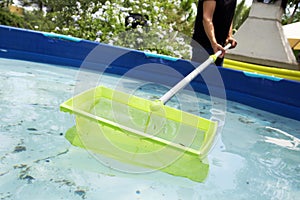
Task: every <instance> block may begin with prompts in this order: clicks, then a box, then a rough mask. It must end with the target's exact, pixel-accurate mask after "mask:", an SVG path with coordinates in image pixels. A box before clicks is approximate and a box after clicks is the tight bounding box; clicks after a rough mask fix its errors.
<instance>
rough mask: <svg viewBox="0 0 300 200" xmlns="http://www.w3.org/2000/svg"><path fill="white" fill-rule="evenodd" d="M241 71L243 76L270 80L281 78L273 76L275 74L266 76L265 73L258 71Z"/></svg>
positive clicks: (279, 79)
mask: <svg viewBox="0 0 300 200" xmlns="http://www.w3.org/2000/svg"><path fill="white" fill-rule="evenodd" d="M243 73H244V74H245V76H249V77H254V78H262V79H268V80H272V81H281V80H282V79H283V78H279V77H275V76H268V75H265V74H258V73H253V72H245V71H243Z"/></svg>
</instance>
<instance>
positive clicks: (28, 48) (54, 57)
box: [0, 25, 300, 121]
mask: <svg viewBox="0 0 300 200" xmlns="http://www.w3.org/2000/svg"><path fill="white" fill-rule="evenodd" d="M46 35H47V34H46ZM96 47H97V48H98V51H100V52H99V56H97V58H95V59H96V60H95V62H94V61H91V62H90V63H88V68H90V69H93V70H103V69H104V67H103V66H109V67H108V68H106V70H105V72H108V73H113V74H118V75H123V74H125V73H126V72H128V71H129V70H131V69H133V68H135V67H137V66H140V65H143V64H162V65H166V66H169V67H171V68H172V69H174V70H176V71H178V72H179V73H180V74H182V75H183V76H186V75H187V74H188V73H189V72H191V71H192V70H193V69H194V66H197V65H195V64H194V65H193V64H192V63H191V62H190V61H187V60H182V59H176V60H175V59H164V57H161V56H151V55H150V56H149V54H148V55H147V53H145V52H141V51H137V50H131V49H126V48H121V47H116V46H111V45H106V44H101V43H97V42H92V41H88V40H83V39H82V40H80V41H79V40H78V41H76V42H74V41H71V40H66V39H57V38H53V37H46V36H45V33H43V32H37V31H32V30H25V29H20V28H14V27H9V26H3V25H0V57H2V58H9V59H21V60H28V61H34V62H42V63H49V64H56V65H65V66H73V67H80V66H81V64H82V63H83V62H84V60H85V58H86V57H87V56H88V55H89V54H90V52H92V51H93V49H94V48H96ZM116 54H117V55H123V56H120V57H119V58H118V59H116V60H114V62H113V63H110V62H109V59H108V58H109V57H113V56H114V55H116ZM97 59H99V60H97ZM99 62H101V63H99ZM85 64H87V63H85ZM210 69H211V67H209V68H208V69H206V70H205V72H203V73H208V72H209V70H210ZM217 70H218V71H219V72H220V74H221V77H222V79H223V81H224V86H225V89H226V95H227V99H228V100H232V101H236V102H239V103H243V104H246V105H249V106H252V107H254V108H258V109H261V110H265V111H269V112H272V113H275V114H278V115H281V116H285V117H289V118H292V119H296V120H299V121H300V93H299V91H300V82H297V81H291V80H287V79H281V78H280V79H279V78H276V77H270V76H262V75H257V74H250V73H244V72H242V71H237V70H232V69H227V68H222V67H217ZM133 78H138V79H143V80H147V79H149V81H150V80H151V81H154V82H156V81H157V82H160V81H161V80H164V81H166V82H167V81H169V82H172V81H173V82H174V81H176V80H179V77H170V76H168V74H166V73H164V72H161V73H160V74H157V72H155V71H152V70H151V67H150V68H149V69H146V71H143V72H139V73H138V74H135V77H133ZM206 84H209V85H212V87H214V88H215V90H216V91H217V90H221V89H220V88H219V86H217V85H214V84H215V83H214V80H211V82H209V83H205V82H204V80H203V79H202V77H201V76H198V77H197V78H196V79H195V80H193V81H192V83H191V85H192V86H193V88H194V90H196V91H198V92H202V93H206V94H208V90H207V86H206ZM217 94H218V92H216V95H217Z"/></svg>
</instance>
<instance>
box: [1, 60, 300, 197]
mask: <svg viewBox="0 0 300 200" xmlns="http://www.w3.org/2000/svg"><path fill="white" fill-rule="evenodd" d="M84 73H86V75H87V76H93V73H92V72H88V71H87V72H84ZM77 74H78V70H77V69H74V68H69V67H60V66H53V65H47V64H40V63H32V62H26V61H19V60H9V59H0V82H1V84H0V100H1V104H0V113H1V120H0V199H4V200H8V199H22V200H23V199H30V200H32V199H45V200H46V199H55V200H56V199H72V200H73V199H74V200H76V199H93V200H94V199H108V198H109V199H172V200H173V199H178V200H179V199H181V200H183V199H187V200H190V199H231V200H232V199H239V200H240V199H268V200H269V199H298V198H299V196H300V140H299V139H298V138H300V121H296V120H292V119H288V118H284V117H281V116H278V115H274V114H271V113H268V112H265V111H261V110H257V109H254V108H251V107H248V106H245V105H242V104H238V103H234V102H231V101H228V102H227V113H226V121H225V124H224V127H223V131H222V133H221V136H220V137H219V138H218V140H217V142H216V145H215V146H214V148H213V149H212V151H211V153H210V155H209V156H208V160H209V164H210V172H209V175H208V178H207V179H206V181H205V182H204V183H198V182H193V181H191V180H189V179H185V178H181V177H175V176H172V175H169V174H166V173H163V172H160V171H155V172H151V173H140V174H132V173H124V172H121V171H116V170H114V169H112V168H110V167H108V166H106V165H103V164H102V163H100V162H99V161H98V160H97V159H95V158H94V157H93V155H91V154H90V153H89V152H87V151H86V150H84V149H81V148H78V147H74V146H72V145H71V144H70V143H69V142H68V141H67V140H66V139H65V137H64V134H65V132H66V131H67V130H68V129H69V128H71V127H72V126H74V124H75V122H74V116H72V115H70V114H67V113H63V112H60V111H59V105H60V104H61V103H62V102H64V101H65V100H67V99H69V98H71V97H72V96H73V95H74V89H75V87H76V84H77V82H78V81H77V80H76V76H77ZM117 79H118V77H117V76H106V78H105V80H107V81H105V82H104V83H103V84H105V85H107V86H109V85H110V84H112V83H113V82H114V81H116V80H117ZM135 81H136V80H128V83H131V82H135ZM124 87H127V86H126V84H125V85H124ZM128 87H130V84H128ZM159 89H160V86H154V85H152V86H151V87H149V90H150V91H147V92H145V93H141V94H140V95H144V97H145V98H148V97H151V96H157V95H159V94H157V92H158V91H159ZM197 95H198V97H199V98H200V99H201V100H200V101H197V100H196V99H194V98H188V99H187V102H188V104H191V105H193V104H192V103H190V102H191V101H195V102H199V104H201V105H199V106H200V107H201V108H203V109H202V111H201V112H204V113H202V114H203V115H204V116H205V115H206V114H205V113H208V112H209V109H208V108H207V109H206V107H209V106H206V105H208V104H209V98H207V97H205V95H201V94H197ZM170 106H176V101H173V102H170ZM189 109H190V111H191V112H192V111H193V107H190V108H189ZM194 114H197V113H194ZM120 165H121V163H120Z"/></svg>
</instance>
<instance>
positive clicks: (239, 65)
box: [223, 58, 300, 82]
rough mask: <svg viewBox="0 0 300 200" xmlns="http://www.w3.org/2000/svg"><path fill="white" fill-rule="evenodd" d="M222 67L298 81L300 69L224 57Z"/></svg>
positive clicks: (299, 79)
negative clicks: (269, 65) (268, 65)
mask: <svg viewBox="0 0 300 200" xmlns="http://www.w3.org/2000/svg"><path fill="white" fill-rule="evenodd" d="M223 67H224V68H228V69H234V70H239V71H246V72H252V73H258V74H263V75H268V76H274V77H278V78H284V79H288V80H294V81H299V82H300V71H297V70H290V69H282V68H276V67H267V66H263V65H257V64H252V63H245V62H241V61H236V60H231V59H227V58H226V59H224V64H223Z"/></svg>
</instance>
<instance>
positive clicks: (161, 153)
mask: <svg viewBox="0 0 300 200" xmlns="http://www.w3.org/2000/svg"><path fill="white" fill-rule="evenodd" d="M229 47H230V45H227V46H226V47H225V49H228V48H229ZM220 54H221V52H220V51H219V52H217V53H216V54H214V55H213V56H210V57H209V58H208V59H207V60H206V61H205V62H203V63H202V64H201V65H199V66H198V67H197V68H196V69H195V70H194V71H192V72H191V73H190V74H189V75H187V76H186V77H185V78H184V79H182V80H181V81H180V82H179V83H177V84H176V85H175V86H174V87H173V88H171V89H170V90H169V91H168V92H167V93H166V94H165V95H163V96H162V97H161V98H160V99H158V100H155V101H151V100H147V99H144V98H141V97H137V96H134V95H130V94H127V93H124V92H121V91H117V90H113V89H111V88H107V87H104V86H97V87H95V88H92V89H89V90H87V91H85V92H83V93H80V94H78V95H76V96H74V97H73V98H71V99H69V100H67V101H66V102H64V103H62V104H61V105H60V109H61V111H63V112H69V113H71V114H74V115H75V121H76V125H75V126H74V127H72V128H70V129H69V130H68V131H67V133H66V135H65V137H66V139H67V140H68V141H69V142H70V143H71V144H72V145H74V146H78V147H81V148H83V149H86V150H89V151H91V152H93V153H95V154H99V155H101V156H105V157H109V158H112V159H114V160H117V161H120V162H123V163H126V164H130V165H133V166H139V167H142V168H145V169H147V170H150V171H151V170H152V171H153V170H160V171H163V172H166V173H169V174H172V175H174V176H180V177H186V178H189V179H191V180H193V181H197V182H203V181H204V180H205V179H206V177H207V175H208V171H209V164H208V161H207V158H206V157H207V154H208V152H209V151H210V149H211V147H212V145H213V143H214V140H215V137H216V135H217V134H216V132H217V128H218V123H217V122H216V121H212V120H208V119H205V118H202V117H199V116H197V115H193V114H190V113H188V112H184V111H182V110H178V109H175V108H172V107H169V106H166V105H165V103H166V102H167V101H168V100H169V99H170V98H172V97H173V96H174V95H175V94H176V93H177V92H178V91H179V90H181V89H182V88H184V87H185V86H186V85H187V84H189V83H190V82H191V81H192V80H193V79H194V78H195V77H196V76H197V75H198V74H200V73H201V72H202V71H203V70H204V69H205V68H206V67H207V66H209V65H210V64H211V63H213V62H214V59H215V58H216V57H218V56H219V55H220ZM148 172H149V171H148Z"/></svg>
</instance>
